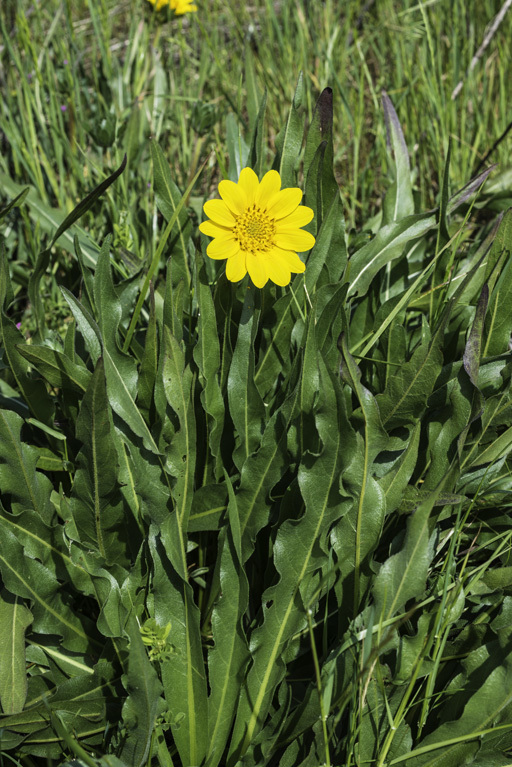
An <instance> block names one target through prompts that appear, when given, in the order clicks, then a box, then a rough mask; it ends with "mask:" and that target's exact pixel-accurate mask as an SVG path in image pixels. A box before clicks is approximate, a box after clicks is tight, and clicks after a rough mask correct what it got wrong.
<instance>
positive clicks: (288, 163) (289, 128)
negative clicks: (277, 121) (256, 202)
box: [276, 72, 304, 189]
mask: <svg viewBox="0 0 512 767" xmlns="http://www.w3.org/2000/svg"><path fill="white" fill-rule="evenodd" d="M303 79H304V78H303V75H302V72H300V73H299V79H298V80H297V86H296V88H295V94H294V96H293V101H292V105H291V107H290V111H289V112H288V119H287V120H286V125H285V126H284V128H283V129H282V130H281V131H280V133H279V134H278V135H277V137H276V149H277V153H278V159H279V167H278V171H279V175H280V176H281V183H282V187H283V189H285V188H287V187H292V186H296V177H297V165H298V162H299V155H300V150H301V147H302V139H303V136H304V114H303V113H301V106H302V96H303V91H304V84H303Z"/></svg>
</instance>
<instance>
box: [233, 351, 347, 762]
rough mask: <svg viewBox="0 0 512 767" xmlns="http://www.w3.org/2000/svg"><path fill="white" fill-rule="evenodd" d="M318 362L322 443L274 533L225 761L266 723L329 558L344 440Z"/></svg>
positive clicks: (334, 399) (308, 457) (335, 393)
mask: <svg viewBox="0 0 512 767" xmlns="http://www.w3.org/2000/svg"><path fill="white" fill-rule="evenodd" d="M319 364H320V369H321V387H320V391H321V402H320V405H319V407H318V410H317V411H316V413H315V424H316V428H317V430H318V436H319V438H320V440H321V443H322V448H321V451H320V453H319V454H318V455H315V454H311V453H305V454H304V456H303V459H302V462H301V465H300V468H299V485H300V490H301V494H302V497H303V499H304V504H305V511H304V514H303V516H302V517H300V518H299V519H293V520H287V521H285V522H284V523H283V524H282V525H281V527H280V528H279V531H278V533H277V537H276V541H275V544H274V565H275V567H276V570H277V572H278V574H279V582H278V583H277V584H276V585H275V586H272V587H270V588H269V589H267V591H266V592H265V593H264V594H263V597H262V603H263V604H262V614H263V624H262V625H261V626H259V627H258V628H256V629H255V630H254V631H253V632H252V636H251V642H250V650H251V655H252V659H253V664H252V666H251V668H250V671H249V673H248V675H247V682H246V686H245V688H244V689H243V690H242V695H241V698H240V702H239V705H238V713H237V718H236V722H235V727H234V732H233V736H232V741H231V749H230V757H229V760H228V764H230V765H231V764H235V763H236V762H237V760H239V759H240V758H242V757H243V755H244V754H245V753H246V752H247V750H248V749H249V748H250V746H251V744H252V743H253V741H254V739H255V738H256V736H257V735H258V733H259V731H260V730H261V729H262V727H263V725H264V723H265V720H266V717H267V714H268V712H269V708H270V704H271V701H272V696H273V694H274V691H275V689H276V687H277V685H278V684H279V682H280V681H281V679H282V678H283V675H284V672H285V663H284V658H283V656H284V653H285V651H286V649H287V648H288V646H289V643H290V640H291V638H292V636H293V635H294V634H295V632H296V631H298V630H299V629H301V628H304V626H305V625H306V616H305V609H306V607H305V605H306V604H308V603H309V602H310V600H312V599H313V601H316V600H317V599H318V592H317V589H318V581H317V579H316V578H315V577H314V575H315V573H318V571H319V570H320V569H321V568H322V567H324V566H325V564H326V563H327V561H328V557H327V554H325V553H324V551H325V549H324V545H325V539H326V537H327V533H328V531H329V528H330V526H331V525H332V524H333V523H334V522H335V520H336V519H337V518H338V516H339V514H340V513H341V512H342V505H341V503H340V500H341V499H340V496H339V494H338V483H339V472H340V469H341V452H342V442H343V440H344V435H343V434H342V429H341V428H340V423H339V420H338V414H339V408H340V402H339V397H340V394H341V392H340V390H339V387H336V386H335V384H334V381H333V380H332V378H331V376H330V374H329V373H328V371H327V370H326V368H325V366H324V365H323V364H322V361H321V359H320V360H319ZM290 552H293V556H290ZM315 594H316V596H314V595H315ZM308 607H309V604H308Z"/></svg>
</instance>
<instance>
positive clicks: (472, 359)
mask: <svg viewBox="0 0 512 767" xmlns="http://www.w3.org/2000/svg"><path fill="white" fill-rule="evenodd" d="M488 300H489V288H488V287H487V285H484V286H483V288H482V292H481V293H480V298H479V300H478V304H477V307H476V311H475V317H474V320H473V324H472V325H471V330H470V332H469V336H468V340H467V342H466V346H465V348H464V355H463V358H462V360H463V363H464V370H465V371H466V373H467V374H468V376H469V378H470V381H471V383H472V384H473V386H474V387H475V388H476V389H478V371H479V368H480V356H481V350H482V335H483V331H484V322H485V315H486V312H487V302H488Z"/></svg>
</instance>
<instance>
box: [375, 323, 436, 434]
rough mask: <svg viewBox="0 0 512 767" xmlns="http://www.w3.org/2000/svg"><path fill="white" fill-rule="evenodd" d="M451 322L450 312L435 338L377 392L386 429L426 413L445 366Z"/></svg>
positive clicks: (394, 373) (414, 354)
mask: <svg viewBox="0 0 512 767" xmlns="http://www.w3.org/2000/svg"><path fill="white" fill-rule="evenodd" d="M447 321H448V314H445V317H444V320H443V322H440V323H439V325H438V327H437V330H436V332H435V334H434V337H433V338H432V340H430V341H424V342H423V343H421V344H420V345H419V346H418V348H417V349H416V350H415V351H414V353H413V355H412V357H411V359H410V360H409V361H408V362H406V363H405V364H403V365H400V367H398V368H393V373H392V375H390V376H389V378H388V381H387V385H386V388H385V390H384V392H383V393H382V394H379V395H377V402H378V404H379V409H380V412H381V417H382V423H383V424H384V426H385V427H386V429H388V430H391V429H394V428H396V427H397V426H403V425H409V424H414V423H415V422H416V421H417V419H418V418H420V416H421V415H422V413H424V412H425V409H426V406H427V400H428V398H429V397H430V395H431V394H432V391H433V389H434V385H435V382H436V380H437V377H438V376H439V374H440V372H441V369H442V367H443V352H442V349H443V342H444V333H445V327H446V322H447Z"/></svg>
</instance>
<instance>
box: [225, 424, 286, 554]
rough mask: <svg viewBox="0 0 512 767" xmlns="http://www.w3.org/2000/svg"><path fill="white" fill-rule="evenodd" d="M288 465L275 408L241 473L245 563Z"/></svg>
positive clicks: (239, 494) (238, 497) (282, 428)
mask: <svg viewBox="0 0 512 767" xmlns="http://www.w3.org/2000/svg"><path fill="white" fill-rule="evenodd" d="M287 466H288V461H287V453H286V428H285V424H284V419H283V416H282V414H281V413H280V412H279V411H278V412H277V413H275V414H274V415H273V416H272V418H271V419H270V420H269V422H268V423H267V426H266V427H265V431H264V433H263V437H262V440H261V445H260V447H259V449H258V450H257V452H256V453H254V454H252V455H250V456H249V457H248V458H247V460H246V461H245V463H244V465H243V466H242V471H241V473H240V484H239V487H238V488H237V493H236V505H237V509H238V524H239V526H240V536H241V541H242V559H243V561H244V563H245V562H246V561H247V560H248V559H249V557H250V555H251V554H252V552H253V550H254V541H255V538H256V535H257V534H258V532H259V531H260V530H261V529H262V528H263V527H265V525H266V524H268V520H269V516H270V510H271V505H272V498H271V492H272V489H273V488H274V486H275V485H276V484H277V483H278V482H279V480H280V479H281V477H282V476H283V475H284V473H285V471H286V468H287Z"/></svg>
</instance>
